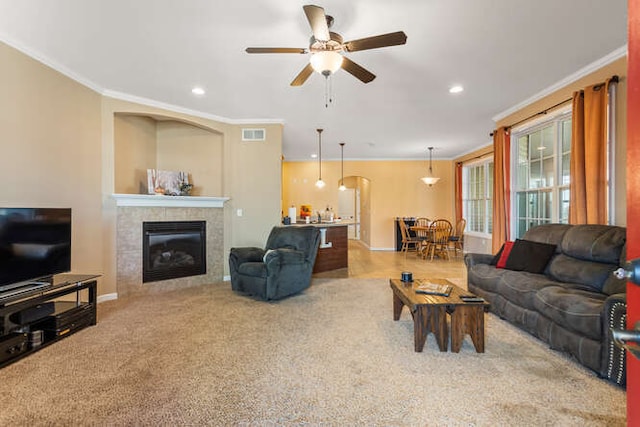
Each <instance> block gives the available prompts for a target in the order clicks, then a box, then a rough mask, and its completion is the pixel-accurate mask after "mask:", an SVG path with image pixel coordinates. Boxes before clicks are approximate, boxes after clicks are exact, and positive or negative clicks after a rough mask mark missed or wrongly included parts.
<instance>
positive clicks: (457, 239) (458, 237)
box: [449, 218, 467, 256]
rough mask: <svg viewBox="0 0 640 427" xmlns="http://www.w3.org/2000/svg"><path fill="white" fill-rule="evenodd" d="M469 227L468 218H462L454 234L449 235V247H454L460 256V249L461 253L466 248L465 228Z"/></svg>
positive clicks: (454, 251)
mask: <svg viewBox="0 0 640 427" xmlns="http://www.w3.org/2000/svg"><path fill="white" fill-rule="evenodd" d="M466 227H467V220H466V219H464V218H461V219H460V220H458V222H457V223H456V226H455V228H454V230H453V234H452V235H451V237H449V249H453V253H454V254H455V255H456V256H458V251H460V254H462V253H463V249H464V230H465V228H466Z"/></svg>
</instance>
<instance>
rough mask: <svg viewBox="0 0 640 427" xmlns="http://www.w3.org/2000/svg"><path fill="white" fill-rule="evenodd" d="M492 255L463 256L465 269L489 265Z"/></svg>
mask: <svg viewBox="0 0 640 427" xmlns="http://www.w3.org/2000/svg"><path fill="white" fill-rule="evenodd" d="M492 260H493V255H491V254H479V253H472V252H470V253H466V254H464V263H465V265H466V266H467V269H469V268H471V267H473V266H474V265H476V264H491V261H492Z"/></svg>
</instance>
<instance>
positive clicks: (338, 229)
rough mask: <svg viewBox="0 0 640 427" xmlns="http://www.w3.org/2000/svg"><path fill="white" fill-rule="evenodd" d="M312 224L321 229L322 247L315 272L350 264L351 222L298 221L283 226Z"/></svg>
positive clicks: (314, 267) (317, 257)
mask: <svg viewBox="0 0 640 427" xmlns="http://www.w3.org/2000/svg"><path fill="white" fill-rule="evenodd" d="M309 225H310V226H312V227H317V228H319V229H320V247H319V248H318V255H317V256H316V263H315V264H314V266H313V272H314V273H321V272H323V271H330V270H337V269H339V268H347V267H348V266H349V242H348V239H347V227H348V225H349V223H342V222H335V221H334V222H321V223H317V222H315V223H313V222H312V223H309V224H307V223H306V222H296V223H295V224H291V225H283V227H303V226H309Z"/></svg>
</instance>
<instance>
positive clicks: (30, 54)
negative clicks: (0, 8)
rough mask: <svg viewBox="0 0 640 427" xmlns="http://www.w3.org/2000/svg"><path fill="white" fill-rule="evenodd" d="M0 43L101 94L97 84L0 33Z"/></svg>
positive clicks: (101, 90)
mask: <svg viewBox="0 0 640 427" xmlns="http://www.w3.org/2000/svg"><path fill="white" fill-rule="evenodd" d="M0 41H2V42H3V43H5V44H7V45H8V46H11V47H12V48H14V49H16V50H18V51H20V52H22V53H24V54H25V55H27V56H28V57H30V58H31V59H34V60H36V61H38V62H40V63H41V64H44V65H46V66H47V67H49V68H51V69H53V70H55V71H57V72H58V73H60V74H62V75H64V76H66V77H68V78H70V79H71V80H73V81H75V82H78V83H80V84H81V85H83V86H86V87H87V88H89V89H91V90H93V91H94V92H97V93H102V92H103V90H104V88H102V87H101V86H100V85H99V84H97V83H95V82H93V81H91V80H89V79H87V78H86V77H84V76H82V75H80V74H78V73H76V72H74V71H72V70H70V69H68V68H67V67H65V66H64V65H62V64H60V63H58V62H56V61H54V60H52V59H51V58H49V57H47V56H45V55H43V54H41V53H40V52H37V51H35V50H33V49H31V48H30V47H28V46H25V45H24V44H22V43H20V42H18V41H17V40H14V39H12V38H10V37H9V36H7V35H6V34H4V33H0Z"/></svg>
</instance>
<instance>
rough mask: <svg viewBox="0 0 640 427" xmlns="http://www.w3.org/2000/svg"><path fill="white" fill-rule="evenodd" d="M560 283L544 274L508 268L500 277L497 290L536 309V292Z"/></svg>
mask: <svg viewBox="0 0 640 427" xmlns="http://www.w3.org/2000/svg"><path fill="white" fill-rule="evenodd" d="M558 285H559V284H558V283H557V282H554V281H552V280H549V279H548V278H547V277H546V276H544V275H542V274H533V273H527V272H525V271H511V270H506V273H505V274H504V275H502V277H500V281H499V283H498V285H497V291H498V292H499V293H500V294H502V296H503V297H504V298H506V299H507V300H509V301H511V302H512V303H514V304H516V305H519V306H520V307H523V308H527V309H529V310H535V309H536V308H535V305H534V300H535V296H536V293H537V292H538V291H539V290H540V289H543V288H546V287H549V286H558Z"/></svg>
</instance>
